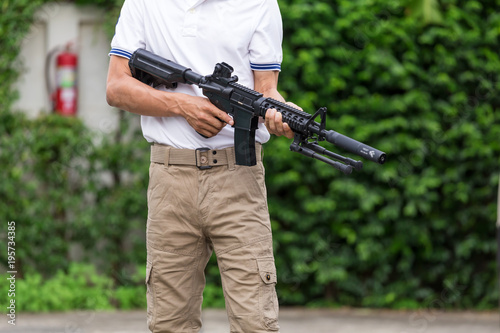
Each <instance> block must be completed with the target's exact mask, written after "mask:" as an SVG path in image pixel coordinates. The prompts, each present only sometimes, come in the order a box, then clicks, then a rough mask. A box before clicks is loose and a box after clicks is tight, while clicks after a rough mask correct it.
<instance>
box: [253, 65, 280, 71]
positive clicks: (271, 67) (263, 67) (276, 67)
mask: <svg viewBox="0 0 500 333" xmlns="http://www.w3.org/2000/svg"><path fill="white" fill-rule="evenodd" d="M250 68H252V69H253V70H255V71H280V70H281V64H253V63H250Z"/></svg>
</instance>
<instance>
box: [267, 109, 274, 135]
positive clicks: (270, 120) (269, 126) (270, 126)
mask: <svg viewBox="0 0 500 333" xmlns="http://www.w3.org/2000/svg"><path fill="white" fill-rule="evenodd" d="M275 116H276V110H274V109H268V110H267V112H266V122H265V125H266V127H267V130H268V131H269V133H271V134H274V133H275V132H276V125H275V123H274V117H275Z"/></svg>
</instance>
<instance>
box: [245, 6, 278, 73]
mask: <svg viewBox="0 0 500 333" xmlns="http://www.w3.org/2000/svg"><path fill="white" fill-rule="evenodd" d="M258 17H260V20H259V22H258V23H257V26H256V29H255V32H254V35H253V37H252V40H251V41H250V45H249V52H250V66H251V68H252V70H255V71H276V70H277V71H279V70H281V62H282V60H283V51H282V48H281V43H282V41H283V23H282V20H281V13H280V10H279V6H278V2H277V1H276V0H264V1H263V3H262V6H261V8H260V15H259V16H258Z"/></svg>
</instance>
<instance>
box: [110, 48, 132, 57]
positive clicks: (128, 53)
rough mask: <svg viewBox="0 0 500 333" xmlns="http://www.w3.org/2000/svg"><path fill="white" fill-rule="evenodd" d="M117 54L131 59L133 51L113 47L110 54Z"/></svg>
mask: <svg viewBox="0 0 500 333" xmlns="http://www.w3.org/2000/svg"><path fill="white" fill-rule="evenodd" d="M112 54H113V55H117V56H121V57H125V58H127V59H130V58H131V57H132V53H130V52H127V51H125V50H122V49H117V48H113V49H111V51H110V52H109V55H112Z"/></svg>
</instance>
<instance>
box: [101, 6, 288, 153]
mask: <svg viewBox="0 0 500 333" xmlns="http://www.w3.org/2000/svg"><path fill="white" fill-rule="evenodd" d="M281 42H282V21H281V14H280V11H279V8H278V3H277V0H125V3H124V4H123V7H122V10H121V14H120V18H119V19H118V23H117V25H116V33H115V36H114V37H113V40H112V42H111V47H112V49H111V52H110V55H117V56H121V57H125V58H128V59H129V58H130V57H131V55H132V53H133V52H134V51H135V50H137V49H139V48H144V49H146V50H148V51H151V52H153V53H155V54H157V55H159V56H162V57H164V58H167V59H170V60H172V61H174V62H177V63H179V64H180V65H183V66H186V67H189V68H191V69H192V70H193V71H195V72H197V73H199V74H201V75H207V74H211V73H212V72H213V69H214V66H215V64H216V63H218V62H226V63H228V64H229V65H231V66H232V67H233V68H234V69H235V71H234V73H233V75H237V76H238V78H239V80H238V83H240V84H242V85H244V86H247V87H250V88H253V87H254V81H253V72H252V70H255V71H261V70H263V71H265V70H280V69H281V60H282V50H281ZM162 89H164V88H162ZM174 91H175V92H181V93H186V94H190V95H194V96H203V94H202V92H201V89H199V88H198V87H196V86H193V85H186V84H179V86H178V87H177V89H175V90H174ZM141 126H142V131H143V134H144V137H145V138H146V140H148V141H149V142H157V143H161V144H167V145H171V146H174V147H176V148H190V149H195V148H200V147H208V148H211V149H219V148H225V147H229V146H232V145H234V130H233V128H231V126H229V125H228V126H226V127H225V128H223V129H222V131H221V132H220V133H219V134H218V135H216V136H215V137H213V138H209V139H205V138H203V137H202V136H200V135H199V134H198V133H196V131H195V130H194V129H193V128H192V127H191V126H190V125H189V124H188V123H187V121H186V120H185V119H184V118H182V117H148V116H142V117H141ZM256 140H257V141H258V142H261V143H265V142H266V141H268V140H269V133H268V131H267V129H266V127H265V126H264V125H263V124H259V129H258V130H257V132H256Z"/></svg>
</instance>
